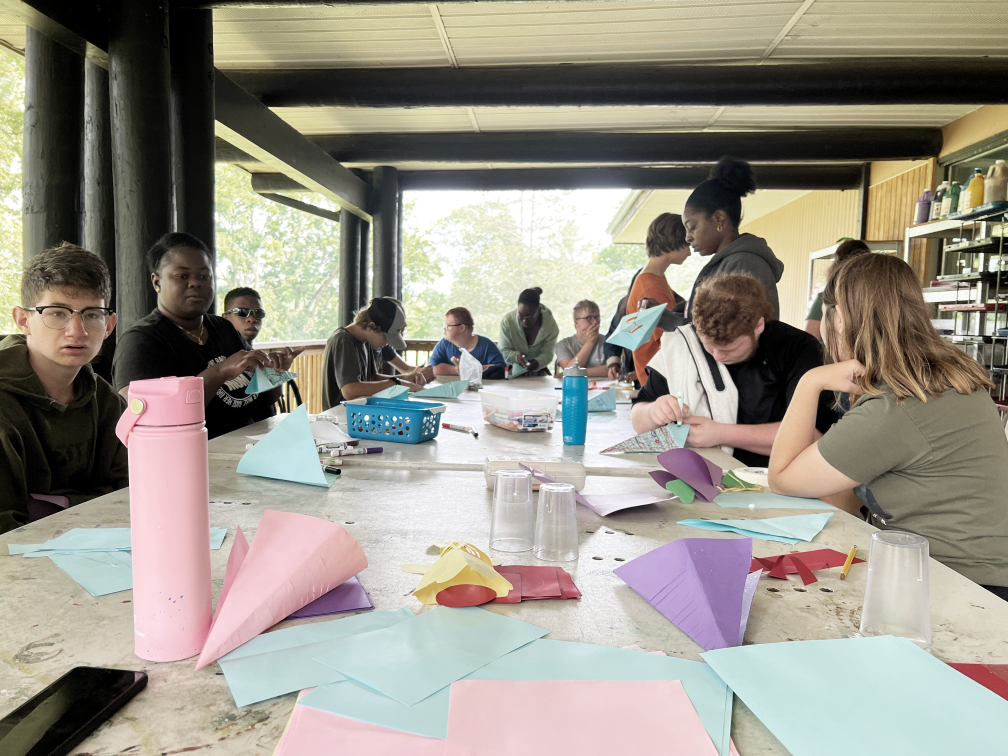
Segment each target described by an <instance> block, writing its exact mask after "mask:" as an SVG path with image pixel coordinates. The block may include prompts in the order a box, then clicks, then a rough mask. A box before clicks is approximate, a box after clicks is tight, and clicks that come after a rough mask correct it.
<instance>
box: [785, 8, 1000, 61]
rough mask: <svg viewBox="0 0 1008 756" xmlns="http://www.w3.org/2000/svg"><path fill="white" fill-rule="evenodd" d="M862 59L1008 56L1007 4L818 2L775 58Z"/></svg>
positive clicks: (792, 31)
mask: <svg viewBox="0 0 1008 756" xmlns="http://www.w3.org/2000/svg"><path fill="white" fill-rule="evenodd" d="M866 21H868V23H866ZM862 55H894V56H920V55H926V56H936V55H937V56H959V55H997V56H1004V55H1008V4H1006V3H1005V2H1003V0H1000V1H995V2H989V1H986V2H970V1H969V0H961V1H957V2H954V3H947V2H944V0H920V2H909V1H907V0H890V1H889V2H865V1H864V0H842V1H840V2H838V1H837V0H826V1H824V0H820V1H819V2H816V3H814V4H813V5H812V6H811V7H810V8H809V10H808V11H807V12H806V13H805V14H804V15H803V16H802V18H801V19H800V20H799V21H798V23H797V24H796V25H795V26H794V28H793V29H792V30H791V32H790V33H789V34H788V36H787V37H786V38H785V39H784V40H783V41H782V42H781V44H780V45H779V46H778V48H777V49H776V50H775V51H774V54H773V56H772V57H773V58H775V59H777V58H789V57H849V56H862Z"/></svg>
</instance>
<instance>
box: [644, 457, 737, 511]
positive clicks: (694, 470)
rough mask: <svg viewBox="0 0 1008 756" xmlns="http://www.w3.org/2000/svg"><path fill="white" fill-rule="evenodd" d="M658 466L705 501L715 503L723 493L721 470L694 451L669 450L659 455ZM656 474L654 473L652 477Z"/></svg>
mask: <svg viewBox="0 0 1008 756" xmlns="http://www.w3.org/2000/svg"><path fill="white" fill-rule="evenodd" d="M658 464H660V465H661V466H662V467H664V468H665V469H666V470H668V471H669V472H670V473H672V475H673V476H674V477H676V478H679V480H681V481H683V482H684V483H686V484H687V485H688V486H689V487H690V488H692V489H693V490H694V491H696V493H697V496H699V497H700V498H701V499H703V500H705V501H714V497H715V496H717V495H718V494H719V493H721V490H720V489H719V488H718V487H717V484H718V483H720V482H721V475H722V474H721V468H720V467H718V466H717V465H715V464H714V463H712V462H708V461H707V460H706V459H704V458H703V457H701V456H700V455H699V454H697V453H696V452H695V451H693V450H692V449H669V450H668V451H666V452H662V453H661V454H659V455H658ZM651 477H654V474H653V473H652V476H651Z"/></svg>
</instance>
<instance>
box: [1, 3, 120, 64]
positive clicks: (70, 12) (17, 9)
mask: <svg viewBox="0 0 1008 756" xmlns="http://www.w3.org/2000/svg"><path fill="white" fill-rule="evenodd" d="M0 14H3V15H5V16H12V17H14V18H16V19H17V20H18V21H20V22H21V23H23V24H24V25H25V26H30V27H31V28H32V29H34V30H35V31H37V32H41V33H42V34H44V35H46V36H47V37H49V38H50V39H53V40H55V41H56V42H59V43H60V44H61V45H63V46H64V47H67V48H69V49H70V50H73V51H74V52H75V53H77V54H78V55H80V56H81V57H82V58H87V59H88V60H90V61H92V62H93V63H97V64H98V65H100V66H102V67H103V68H108V54H107V52H106V51H107V50H108V13H107V11H106V9H105V5H104V4H103V3H102V2H100V1H99V0H73V2H66V0H0Z"/></svg>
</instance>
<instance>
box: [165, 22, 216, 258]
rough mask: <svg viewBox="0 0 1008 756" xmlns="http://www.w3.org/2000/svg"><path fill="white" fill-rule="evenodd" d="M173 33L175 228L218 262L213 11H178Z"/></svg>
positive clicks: (172, 84)
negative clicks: (194, 239)
mask: <svg viewBox="0 0 1008 756" xmlns="http://www.w3.org/2000/svg"><path fill="white" fill-rule="evenodd" d="M170 28H171V97H172V99H171V107H172V145H173V150H172V163H173V179H174V181H173V184H174V190H175V227H176V228H177V229H178V230H179V231H188V232H189V233H190V234H193V235H194V236H196V237H198V238H199V239H202V240H203V241H204V242H205V243H206V245H207V246H208V247H209V248H210V251H211V252H212V253H214V257H215V261H216V248H215V246H214V237H215V232H216V223H215V212H214V207H215V198H214V153H215V142H216V137H215V136H214V55H213V11H210V10H173V11H172V13H171V20H170ZM215 267H216V265H215Z"/></svg>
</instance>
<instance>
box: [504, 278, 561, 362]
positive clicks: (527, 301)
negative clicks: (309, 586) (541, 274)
mask: <svg viewBox="0 0 1008 756" xmlns="http://www.w3.org/2000/svg"><path fill="white" fill-rule="evenodd" d="M540 294H542V289H541V288H540V287H538V286H536V287H534V288H532V289H525V290H524V291H523V292H522V293H521V294H519V295H518V308H517V309H515V310H511V312H509V313H507V315H505V316H504V317H503V318H501V322H500V340H499V344H498V345H499V347H500V351H501V354H503V355H504V360H505V361H506V362H507V363H508V364H509V365H512V366H514V365H518V366H520V367H523V368H525V369H526V370H527V371H528V375H549V364H550V363H551V362H552V361H553V350H554V349H555V348H556V343H557V337H558V336H559V335H560V328H559V326H557V322H556V320H555V319H554V317H553V313H552V312H550V309H549V308H548V307H547V306H546V305H544V304H543V303H542V302H540V301H539V295H540Z"/></svg>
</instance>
